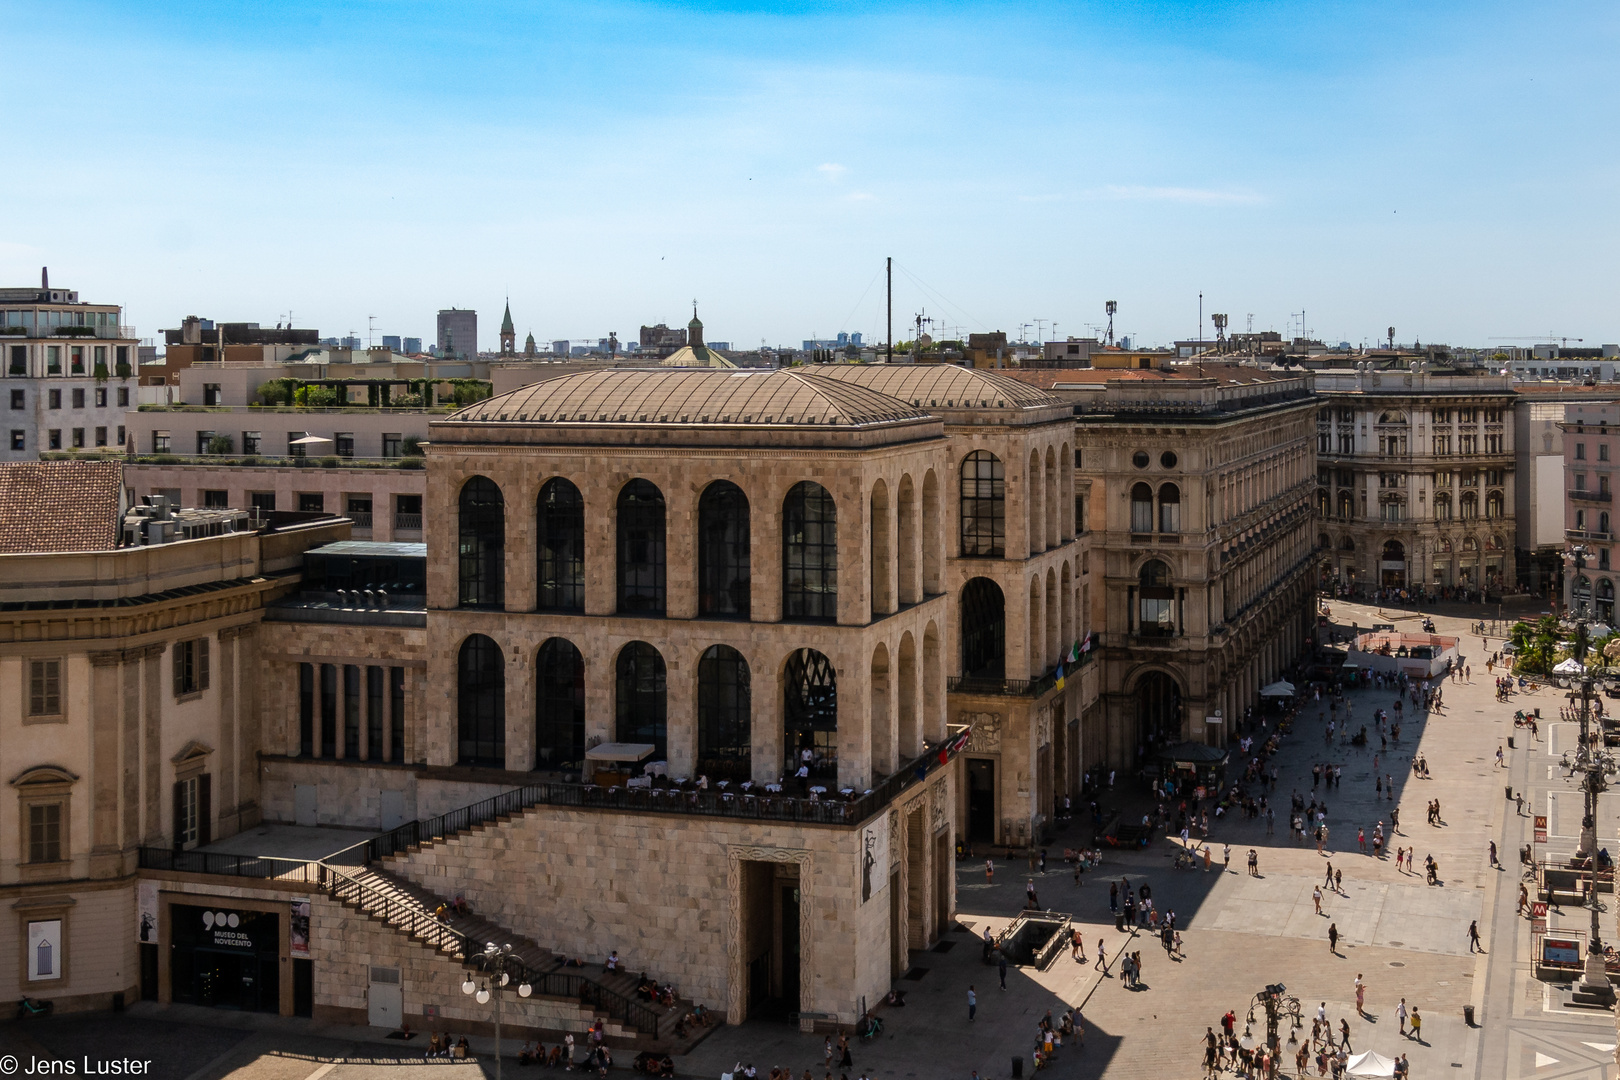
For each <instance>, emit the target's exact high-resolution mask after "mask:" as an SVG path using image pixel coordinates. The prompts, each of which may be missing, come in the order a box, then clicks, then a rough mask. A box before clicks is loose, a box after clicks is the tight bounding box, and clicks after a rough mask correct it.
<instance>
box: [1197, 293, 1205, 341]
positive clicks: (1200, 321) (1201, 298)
mask: <svg viewBox="0 0 1620 1080" xmlns="http://www.w3.org/2000/svg"><path fill="white" fill-rule="evenodd" d="M1203 343H1204V294H1203V292H1202V291H1200V292H1199V294H1198V344H1200V345H1202V344H1203Z"/></svg>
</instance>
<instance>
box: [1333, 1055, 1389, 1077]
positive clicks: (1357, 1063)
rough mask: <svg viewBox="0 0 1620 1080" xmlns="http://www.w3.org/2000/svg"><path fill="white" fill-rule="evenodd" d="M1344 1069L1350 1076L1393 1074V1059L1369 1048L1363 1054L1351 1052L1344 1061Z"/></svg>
mask: <svg viewBox="0 0 1620 1080" xmlns="http://www.w3.org/2000/svg"><path fill="white" fill-rule="evenodd" d="M1344 1067H1345V1071H1346V1072H1348V1073H1349V1074H1350V1075H1351V1076H1394V1075H1395V1059H1394V1058H1387V1057H1385V1056H1384V1055H1382V1054H1375V1053H1374V1052H1373V1051H1371V1050H1369V1051H1367V1052H1366V1053H1365V1054H1352V1055H1350V1059H1349V1060H1348V1061H1346V1062H1345V1065H1344Z"/></svg>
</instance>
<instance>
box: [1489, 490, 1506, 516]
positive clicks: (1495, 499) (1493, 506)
mask: <svg viewBox="0 0 1620 1080" xmlns="http://www.w3.org/2000/svg"><path fill="white" fill-rule="evenodd" d="M1503 505H1504V500H1503V498H1502V493H1501V492H1500V491H1493V492H1491V493H1490V494H1488V495H1486V496H1485V516H1486V517H1488V518H1499V517H1501V516H1502V508H1503Z"/></svg>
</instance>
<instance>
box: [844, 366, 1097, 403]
mask: <svg viewBox="0 0 1620 1080" xmlns="http://www.w3.org/2000/svg"><path fill="white" fill-rule="evenodd" d="M815 373H816V375H817V376H819V377H821V378H825V379H837V380H839V381H841V382H846V383H853V384H856V385H859V386H865V387H868V388H870V389H872V390H876V391H879V392H880V393H884V394H888V395H889V396H891V397H896V398H899V399H900V400H901V401H907V402H910V403H911V404H912V405H913V406H916V407H918V408H923V409H1041V408H1046V407H1049V406H1053V405H1057V406H1063V407H1066V408H1067V407H1070V406H1069V405H1068V403H1067V402H1065V401H1064V400H1063V399H1062V398H1060V397H1057V396H1055V395H1052V394H1048V393H1047V392H1046V391H1044V390H1041V389H1038V388H1037V387H1033V386H1029V385H1027V384H1025V383H1021V382H1019V381H1018V380H1017V379H1009V378H1007V377H1006V376H1005V375H998V374H996V373H995V372H993V371H981V370H979V369H977V368H966V367H958V366H957V365H955V364H825V365H821V366H818V367H816V369H815Z"/></svg>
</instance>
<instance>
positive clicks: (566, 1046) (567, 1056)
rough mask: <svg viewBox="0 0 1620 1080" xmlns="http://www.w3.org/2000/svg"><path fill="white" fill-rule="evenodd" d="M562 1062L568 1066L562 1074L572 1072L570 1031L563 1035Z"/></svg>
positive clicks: (571, 1036)
mask: <svg viewBox="0 0 1620 1080" xmlns="http://www.w3.org/2000/svg"><path fill="white" fill-rule="evenodd" d="M563 1062H564V1063H565V1064H566V1065H567V1066H568V1067H567V1068H566V1069H564V1070H563V1071H564V1072H573V1071H574V1033H573V1032H572V1031H570V1032H568V1033H566V1034H565V1035H563Z"/></svg>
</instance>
